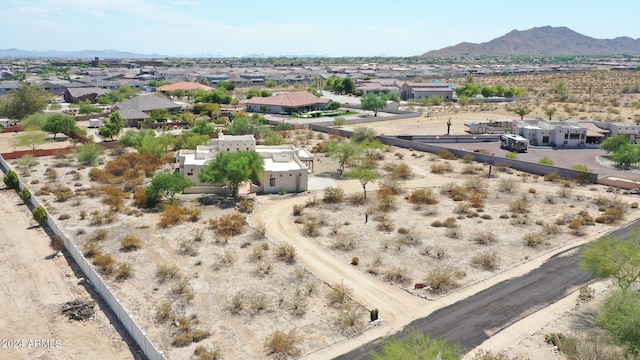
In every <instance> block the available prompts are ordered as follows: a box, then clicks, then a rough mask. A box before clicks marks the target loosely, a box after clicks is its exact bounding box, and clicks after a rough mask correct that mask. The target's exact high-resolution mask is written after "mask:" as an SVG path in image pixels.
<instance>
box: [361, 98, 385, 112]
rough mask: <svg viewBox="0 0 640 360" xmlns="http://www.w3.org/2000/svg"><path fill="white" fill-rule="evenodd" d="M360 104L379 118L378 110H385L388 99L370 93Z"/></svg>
mask: <svg viewBox="0 0 640 360" xmlns="http://www.w3.org/2000/svg"><path fill="white" fill-rule="evenodd" d="M360 103H361V106H362V109H363V110H371V111H373V113H374V116H378V110H380V109H384V107H385V106H386V105H387V99H386V98H385V97H384V96H382V95H378V94H374V93H368V94H367V95H365V96H363V97H362V99H361V100H360Z"/></svg>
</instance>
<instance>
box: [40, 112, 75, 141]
mask: <svg viewBox="0 0 640 360" xmlns="http://www.w3.org/2000/svg"><path fill="white" fill-rule="evenodd" d="M75 128H76V119H74V118H72V117H71V116H67V115H60V114H56V115H50V116H49V117H47V121H46V122H45V123H44V126H43V127H42V130H44V131H46V132H49V133H52V134H53V138H54V139H55V138H56V135H58V134H59V133H68V132H70V131H73V130H74V129H75Z"/></svg>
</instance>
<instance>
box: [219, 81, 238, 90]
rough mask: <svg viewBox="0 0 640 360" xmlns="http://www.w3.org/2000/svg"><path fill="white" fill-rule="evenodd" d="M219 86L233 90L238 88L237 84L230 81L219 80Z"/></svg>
mask: <svg viewBox="0 0 640 360" xmlns="http://www.w3.org/2000/svg"><path fill="white" fill-rule="evenodd" d="M218 87H220V88H224V89H226V90H227V91H233V90H235V89H236V84H234V83H232V82H230V81H218Z"/></svg>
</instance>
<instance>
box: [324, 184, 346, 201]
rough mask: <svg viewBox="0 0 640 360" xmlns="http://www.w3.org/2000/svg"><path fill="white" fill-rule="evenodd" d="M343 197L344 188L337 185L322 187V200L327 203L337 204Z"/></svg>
mask: <svg viewBox="0 0 640 360" xmlns="http://www.w3.org/2000/svg"><path fill="white" fill-rule="evenodd" d="M343 198H344V190H342V189H341V188H339V187H332V186H330V187H327V188H325V189H324V197H323V199H322V200H323V201H324V202H325V203H327V204H339V203H341V202H342V200H343Z"/></svg>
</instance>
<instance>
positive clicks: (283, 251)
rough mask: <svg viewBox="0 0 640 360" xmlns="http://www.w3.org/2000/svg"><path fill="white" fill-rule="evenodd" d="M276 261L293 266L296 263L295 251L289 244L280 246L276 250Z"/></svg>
mask: <svg viewBox="0 0 640 360" xmlns="http://www.w3.org/2000/svg"><path fill="white" fill-rule="evenodd" d="M276 259H278V260H280V261H283V262H285V263H287V264H293V263H294V262H295V261H296V249H295V248H294V247H293V246H291V245H289V244H282V245H280V246H278V248H277V249H276Z"/></svg>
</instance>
